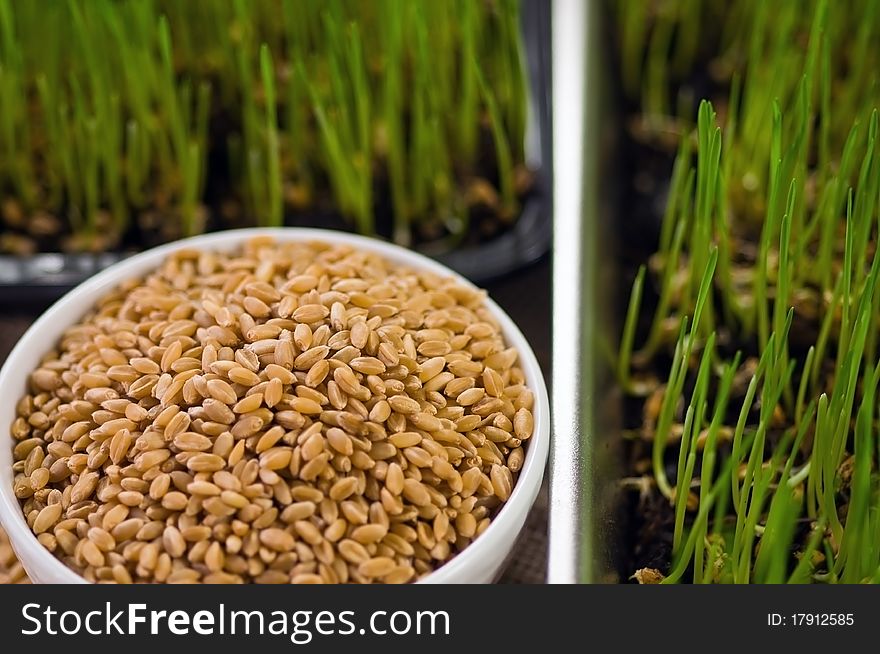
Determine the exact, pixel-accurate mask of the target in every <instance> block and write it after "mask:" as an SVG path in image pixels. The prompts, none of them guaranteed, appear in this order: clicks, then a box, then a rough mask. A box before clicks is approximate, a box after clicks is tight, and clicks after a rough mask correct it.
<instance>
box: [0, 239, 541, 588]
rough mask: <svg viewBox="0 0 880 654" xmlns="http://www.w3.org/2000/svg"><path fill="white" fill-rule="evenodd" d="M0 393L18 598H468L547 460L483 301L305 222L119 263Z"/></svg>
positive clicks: (53, 326)
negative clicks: (22, 592) (253, 593)
mask: <svg viewBox="0 0 880 654" xmlns="http://www.w3.org/2000/svg"><path fill="white" fill-rule="evenodd" d="M0 388H2V389H3V391H4V394H3V399H2V401H0V424H2V425H3V426H4V427H3V428H4V429H8V433H9V437H8V439H9V440H8V441H7V445H6V446H4V447H0V520H2V526H3V527H4V528H5V529H6V531H7V532H8V535H9V539H10V542H11V543H12V546H13V547H14V549H15V551H16V553H17V555H18V557H19V558H20V560H21V563H22V565H23V566H24V568H25V569H26V570H27V572H28V574H29V575H30V577H31V578H32V579H33V580H34V581H36V582H51V583H76V582H83V581H90V582H117V583H371V582H380V583H404V582H413V581H429V582H488V581H491V580H492V579H494V578H495V577H496V576H497V574H498V571H499V570H500V568H501V566H502V564H503V563H504V560H505V558H506V557H507V556H508V554H509V553H510V550H511V548H512V546H513V543H514V540H515V538H516V536H517V534H518V532H519V531H520V530H521V528H522V526H523V522H524V520H525V518H526V514H527V512H528V511H529V509H530V507H531V505H532V503H533V502H534V499H535V497H536V494H537V492H538V489H539V487H540V484H541V478H542V475H543V470H544V465H545V462H546V458H547V452H548V444H549V408H548V401H547V392H546V388H545V386H544V381H543V378H542V376H541V371H540V369H539V366H538V364H537V362H536V360H535V356H534V354H533V353H532V351H531V349H530V348H529V345H528V343H527V341H526V340H525V338H524V337H523V335H522V334H521V333H520V331H519V330H518V329H517V327H516V326H515V325H514V324H513V322H512V321H511V320H510V318H509V317H508V316H507V315H505V313H504V312H503V311H502V310H501V309H499V308H498V306H497V305H496V304H494V303H493V302H492V301H491V300H490V299H488V298H487V297H486V295H485V293H483V292H482V291H480V290H478V289H477V288H475V287H474V286H473V285H471V284H470V283H469V282H467V281H465V280H464V279H462V278H461V277H458V276H457V275H455V274H454V273H452V272H451V271H450V270H448V269H446V268H445V267H443V266H441V265H440V264H437V263H435V262H433V261H431V260H429V259H427V258H425V257H423V256H421V255H418V254H415V253H413V252H410V251H408V250H405V249H402V248H399V247H396V246H392V245H388V244H386V243H383V242H380V241H376V240H373V239H367V238H362V237H357V236H352V235H347V234H341V233H335V232H327V231H321V230H301V229H282V230H240V231H233V232H224V233H218V234H212V235H207V236H201V237H196V238H193V239H188V240H184V241H180V242H177V243H172V244H170V245H166V246H163V247H160V248H156V249H154V250H150V251H148V252H144V253H142V254H139V255H137V256H134V257H132V258H130V259H128V260H125V261H123V262H121V263H118V264H116V265H114V266H112V267H110V268H108V269H107V270H105V271H104V272H102V273H100V274H98V275H97V276H95V277H93V278H92V279H90V280H88V281H87V282H85V283H84V284H82V285H80V286H79V287H77V288H76V289H74V290H73V291H71V292H70V293H68V294H67V295H66V296H65V297H64V298H62V299H61V300H60V301H59V302H57V303H56V304H55V305H54V306H53V307H51V308H50V309H49V310H48V311H47V312H46V313H45V314H44V315H43V316H42V317H41V318H40V319H39V320H37V321H36V322H35V323H34V324H33V326H32V327H31V328H30V329H29V330H28V332H27V333H26V334H25V335H24V336H23V337H22V338H21V340H20V341H19V342H18V344H17V346H16V347H15V349H14V350H13V351H12V353H11V354H10V356H9V358H8V359H7V360H6V363H5V365H4V366H3V368H2V371H0Z"/></svg>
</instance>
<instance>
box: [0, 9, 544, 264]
mask: <svg viewBox="0 0 880 654" xmlns="http://www.w3.org/2000/svg"><path fill="white" fill-rule="evenodd" d="M47 25H51V26H53V29H55V30H56V31H57V32H59V33H65V34H69V35H70V38H69V39H66V40H65V42H64V47H63V48H62V47H61V46H60V45H59V43H58V42H53V43H48V44H46V43H44V40H43V39H42V37H41V35H42V34H43V33H44V30H45V29H46V26H47ZM519 28H520V26H519V2H518V1H517V0H496V1H493V2H478V3H474V2H472V1H471V0H454V1H450V2H438V3H433V2H419V3H409V2H402V1H401V0H382V1H381V2H378V3H375V4H372V3H350V2H345V1H343V0H329V1H317V0H307V1H301V0H255V1H254V2H243V1H241V0H233V1H232V2H228V1H226V0H199V1H198V2H177V1H176V0H141V1H138V2H114V1H112V0H94V1H91V2H87V1H86V0H71V1H70V2H64V3H51V4H50V5H48V6H46V7H42V6H40V7H36V6H34V5H33V3H16V2H14V1H13V0H0V39H2V43H0V91H2V93H3V97H4V98H6V99H7V101H6V103H5V104H4V111H3V112H2V116H0V153H2V161H0V188H2V189H3V191H4V196H5V197H6V198H7V201H6V202H5V203H4V208H3V217H4V218H5V220H6V222H7V224H8V225H10V226H13V227H15V228H16V229H18V230H19V231H20V232H21V231H22V230H23V231H25V232H27V224H25V226H24V227H22V216H23V217H24V220H25V221H27V220H28V219H30V218H31V217H32V216H35V215H44V216H48V217H49V219H51V222H52V225H53V227H52V229H51V230H49V232H45V230H44V231H43V232H41V233H48V234H49V235H50V236H51V235H52V234H59V235H64V234H70V235H71V237H72V238H70V239H69V243H67V246H69V247H74V248H82V247H88V248H91V247H112V246H113V245H114V243H118V240H119V238H120V237H121V236H122V235H123V234H125V233H126V231H127V230H128V229H129V228H130V227H131V225H132V223H133V222H134V223H136V225H137V227H138V228H139V229H145V228H146V229H156V230H158V231H160V232H161V234H160V238H161V239H165V238H169V237H173V236H176V235H183V234H191V233H196V232H199V231H201V230H202V229H203V228H204V226H205V218H206V215H205V209H206V207H205V206H204V205H205V204H206V203H210V205H211V206H210V207H207V208H210V209H214V210H217V211H216V213H217V214H218V215H217V217H216V219H215V221H214V222H215V223H217V224H220V225H222V224H227V223H223V222H222V221H224V220H226V221H230V220H231V221H233V222H232V223H229V224H249V223H251V224H252V223H258V224H266V225H280V224H283V223H284V222H285V216H286V215H287V213H288V212H289V211H290V210H300V211H303V210H311V209H312V208H314V207H315V206H316V204H317V203H319V201H321V200H323V199H325V198H326V199H329V200H330V203H329V205H330V207H331V208H333V209H335V210H336V211H339V212H341V213H342V214H343V215H344V216H345V217H347V218H350V219H351V221H352V222H353V224H354V226H355V227H356V228H357V229H358V230H359V231H361V232H365V233H374V232H376V230H377V224H378V223H379V222H380V221H381V224H382V225H383V226H384V225H386V224H388V222H389V220H388V219H390V222H391V225H392V229H391V231H392V236H393V238H394V239H395V240H396V241H398V242H401V243H409V242H411V241H412V239H413V238H414V237H416V236H418V237H419V238H436V237H441V236H447V237H449V239H450V241H449V242H450V244H454V243H456V242H457V241H458V240H460V239H461V238H463V237H464V236H465V235H466V234H467V233H468V231H469V229H470V223H469V218H470V212H471V210H472V209H473V207H474V206H477V207H479V206H482V205H480V202H484V203H486V204H487V206H489V207H490V210H491V211H492V212H494V214H495V215H496V217H498V218H499V219H501V220H502V221H503V220H510V219H512V218H513V217H514V216H515V215H516V212H517V210H518V206H517V204H518V201H519V199H520V197H521V195H522V193H523V192H524V189H525V188H526V186H525V184H527V178H526V176H523V175H520V173H521V172H522V171H523V170H524V166H525V153H524V133H525V124H526V106H527V103H526V95H527V87H526V82H525V77H524V70H523V52H522V44H521V39H520V33H519ZM209 150H210V152H211V153H212V156H211V157H210V158H209V156H208V154H209ZM215 153H219V154H220V156H217V157H215V156H214V154H215ZM223 161H228V162H229V169H228V170H226V169H225V168H222V166H219V167H218V162H221V163H222V162H223ZM209 164H210V165H211V166H212V168H211V169H210V170H209V169H208V166H209ZM209 179H211V180H212V183H211V184H210V185H209V186H210V188H211V189H212V190H211V193H212V195H211V197H206V195H205V193H206V191H205V189H206V183H207V181H208V180H209ZM475 185H476V186H478V187H479V188H478V191H479V192H476V193H475V192H472V188H473V187H474V186H475ZM480 185H482V186H480ZM217 189H219V190H217ZM386 192H387V193H388V194H389V196H390V199H391V202H390V207H386V206H384V203H382V202H381V201H380V200H381V197H379V196H380V194H382V195H384V193H386ZM215 195H216V196H217V197H215ZM475 198H476V199H475ZM232 199H235V200H236V201H237V202H238V203H239V206H240V209H239V211H238V212H237V213H235V214H234V215H233V216H232V217H230V215H227V213H226V212H225V208H226V207H227V206H228V205H229V202H228V201H229V200H232ZM327 204H328V203H326V202H323V203H320V204H319V206H320V207H326V206H327ZM221 208H223V212H220V211H219V209H221ZM380 211H381V212H385V211H388V212H390V216H388V217H387V218H386V216H380V215H378V212H380ZM236 216H237V217H236ZM145 217H147V219H144V218H145ZM135 219H136V220H135ZM383 229H384V227H383ZM4 247H5V246H4Z"/></svg>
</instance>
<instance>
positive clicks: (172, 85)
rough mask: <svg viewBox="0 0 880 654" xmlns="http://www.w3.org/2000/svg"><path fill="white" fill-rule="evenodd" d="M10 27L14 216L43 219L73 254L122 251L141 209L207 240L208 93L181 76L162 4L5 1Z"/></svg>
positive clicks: (2, 178) (7, 148)
mask: <svg viewBox="0 0 880 654" xmlns="http://www.w3.org/2000/svg"><path fill="white" fill-rule="evenodd" d="M47 25H51V26H54V28H53V29H56V31H58V30H60V31H65V30H67V31H68V33H69V34H70V38H69V39H67V40H65V47H64V48H61V47H60V46H59V45H58V44H57V43H49V44H47V43H45V41H44V39H43V38H42V36H41V35H43V34H45V30H46V29H47ZM0 29H2V30H3V34H4V36H3V39H2V41H3V45H2V46H0V71H2V72H0V84H3V87H4V98H5V99H6V101H5V103H4V111H3V118H2V121H3V130H2V132H3V134H2V136H0V144H2V147H3V151H4V156H3V161H4V162H5V163H4V166H3V167H2V169H0V187H2V188H3V189H4V191H6V196H7V198H8V199H7V205H6V207H5V211H4V218H5V219H6V220H7V221H10V220H12V221H13V222H15V223H16V224H18V223H20V220H19V221H17V222H16V220H15V216H16V214H20V215H22V216H23V217H24V220H25V221H28V220H30V219H31V217H32V216H36V215H42V216H44V220H46V219H48V220H49V221H51V222H50V224H49V228H48V231H47V232H46V233H47V234H49V235H54V236H64V235H65V234H67V235H68V237H69V238H68V242H67V244H66V247H69V248H73V249H82V248H87V249H92V248H105V247H113V246H114V245H115V244H116V243H117V242H118V239H119V238H120V237H121V235H122V234H123V233H124V232H125V231H126V229H127V228H128V226H129V224H130V218H131V216H132V214H133V213H137V212H140V211H148V210H149V211H157V212H158V211H161V212H162V213H163V214H167V219H166V224H167V225H169V226H174V225H175V224H179V226H180V227H179V232H172V233H171V234H169V235H170V236H173V235H174V234H175V233H182V234H191V233H196V232H198V231H200V230H201V228H202V225H201V222H200V221H201V208H200V207H201V202H202V195H203V189H204V181H205V162H206V153H207V146H206V138H207V119H208V102H209V87H208V86H207V84H204V83H194V82H191V81H190V80H186V79H180V78H179V76H178V74H177V72H176V70H175V68H174V60H173V37H172V34H171V30H170V29H169V26H168V24H167V22H166V21H164V19H162V18H161V17H160V15H159V14H158V13H157V12H156V11H155V7H154V6H153V3H152V2H143V3H118V2H112V1H111V0H95V1H92V2H83V1H82V0H72V1H71V2H65V3H51V4H49V5H45V6H43V5H40V6H39V7H37V6H35V5H33V3H13V2H11V1H10V0H2V1H0ZM13 90H14V92H13ZM19 226H21V225H19Z"/></svg>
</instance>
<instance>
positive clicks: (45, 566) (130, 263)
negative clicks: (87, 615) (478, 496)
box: [0, 228, 550, 583]
mask: <svg viewBox="0 0 880 654" xmlns="http://www.w3.org/2000/svg"><path fill="white" fill-rule="evenodd" d="M255 236H272V237H273V238H275V239H276V240H277V241H279V242H289V241H322V242H326V243H336V244H347V245H350V246H353V247H356V248H359V249H361V250H366V251H369V252H375V253H377V254H379V255H381V256H383V257H384V258H385V259H387V260H388V261H391V262H393V263H397V264H401V265H404V266H407V267H410V268H414V269H421V270H428V271H431V272H434V273H438V274H441V275H445V276H448V277H454V278H456V279H457V280H458V281H460V282H461V283H463V284H468V285H470V286H473V285H472V284H471V283H470V282H469V281H467V280H466V279H464V278H463V277H461V276H460V275H458V274H456V273H454V272H453V271H451V270H450V269H448V268H446V267H445V266H443V265H441V264H439V263H437V262H436V261H433V260H431V259H429V258H427V257H425V256H423V255H421V254H418V253H416V252H412V251H410V250H406V249H404V248H401V247H399V246H396V245H392V244H389V243H386V242H384V241H380V240H377V239H372V238H367V237H363V236H357V235H353V234H347V233H344V232H335V231H328V230H321V229H300V228H280V229H241V230H230V231H226V232H217V233H213V234H207V235H203V236H196V237H193V238H189V239H184V240H181V241H176V242H174V243H169V244H167V245H163V246H160V247H157V248H154V249H152V250H148V251H146V252H143V253H141V254H138V255H135V256H133V257H131V258H129V259H126V260H124V261H121V262H119V263H116V264H114V265H112V266H110V267H109V268H107V269H106V270H104V271H102V272H100V273H98V274H97V275H95V276H94V277H92V278H90V279H88V280H86V281H85V282H83V283H82V284H80V285H79V286H77V287H76V288H75V289H73V290H71V291H70V292H69V293H67V294H66V295H65V296H64V297H62V298H61V299H60V300H58V301H57V302H56V303H55V304H54V305H52V306H51V307H50V308H49V309H48V310H47V311H46V312H45V313H44V314H43V315H42V316H41V317H40V318H39V319H38V320H37V321H36V322H34V324H33V325H31V327H30V328H29V329H28V330H27V332H26V333H25V334H24V335H23V336H22V337H21V339H20V340H19V341H18V343H17V344H16V346H15V348H14V349H13V350H12V352H11V353H10V355H9V357H8V358H7V359H6V362H5V363H4V365H3V368H2V370H0V389H3V397H2V399H0V434H2V436H0V442H5V444H4V445H0V524H2V525H3V527H4V528H5V529H6V531H7V533H8V535H9V539H10V542H11V543H12V547H13V549H14V550H15V552H16V554H17V555H18V557H19V559H20V561H21V563H22V565H23V566H24V568H25V570H27V572H28V574H29V575H30V576H31V579H32V580H33V581H35V582H38V583H84V582H85V580H84V579H83V578H82V577H80V576H79V575H78V574H76V573H75V572H74V571H73V570H71V569H70V568H68V567H67V566H65V565H64V564H63V563H62V562H61V561H59V560H58V559H56V558H55V556H53V555H52V554H51V553H50V552H49V551H48V550H46V549H45V548H44V547H43V546H42V545H40V543H39V542H38V541H37V539H36V537H35V536H34V535H33V533H32V532H31V530H30V528H29V527H28V526H27V523H26V522H25V519H24V516H23V514H22V511H21V507H20V505H19V503H18V499H17V498H16V497H15V495H14V494H13V492H12V480H13V477H12V447H11V445H12V443H11V436H10V435H9V431H8V430H9V427H10V425H11V424H12V422H13V420H14V419H15V405H16V403H17V401H18V399H19V398H20V397H21V396H22V395H23V394H24V393H25V391H26V388H27V379H28V376H29V374H30V373H31V371H33V370H34V369H35V368H36V367H37V365H38V364H39V362H40V359H41V358H42V356H43V355H44V354H45V353H46V352H47V351H48V350H50V349H51V348H52V347H53V346H54V345H55V343H57V342H58V340H59V339H60V338H61V336H62V334H63V333H64V331H65V330H66V329H67V328H68V327H69V326H70V325H72V324H74V323H75V322H77V321H78V320H79V319H80V318H82V317H83V315H85V313H86V312H87V311H88V310H89V309H90V308H91V307H92V306H94V305H95V304H96V303H97V301H98V300H99V299H100V298H101V297H102V296H104V295H105V294H107V293H109V292H110V291H112V290H113V289H114V288H115V287H116V286H117V285H118V284H120V283H121V282H123V281H125V280H128V279H132V278H136V277H141V276H143V275H146V274H147V273H149V272H150V271H152V270H154V269H155V268H157V267H158V266H159V265H160V264H161V262H162V261H163V260H164V259H165V258H166V257H167V256H168V255H169V254H170V253H172V252H174V251H176V250H179V249H183V248H199V249H204V250H214V251H218V252H224V251H230V250H233V249H235V248H236V247H237V246H239V245H241V244H242V243H243V242H244V241H246V240H248V239H250V238H253V237H255ZM486 305H487V307H488V308H489V309H490V310H491V311H492V313H493V315H494V316H495V318H496V319H497V320H498V322H499V324H500V325H501V328H502V330H503V332H504V336H505V339H506V340H507V342H508V344H509V345H511V346H513V347H515V348H516V349H517V350H518V352H519V355H520V365H521V366H522V368H523V371H524V373H525V375H526V381H527V383H528V385H529V387H530V388H531V389H532V390H533V391H534V393H535V407H534V411H533V414H534V423H535V424H534V434H533V436H532V438H531V439H529V443H528V447H527V448H526V457H525V461H524V464H523V468H522V470H521V471H520V474H519V478H518V480H517V483H516V485H515V487H514V489H513V493H512V494H511V496H510V499H509V500H508V501H507V502H506V503H505V504H504V506H503V507H502V508H501V510H500V511H499V512H498V514H497V515H496V517H495V519H494V520H493V521H492V523H491V524H490V525H489V528H488V529H486V531H485V532H484V533H483V534H482V535H480V536H479V537H478V538H477V539H475V540H474V542H473V543H472V544H471V545H469V546H468V547H467V548H466V549H465V550H464V551H463V552H462V553H461V554H459V555H458V556H456V557H455V558H454V559H452V560H451V561H449V562H448V563H446V564H444V565H443V566H441V567H439V568H438V569H437V570H436V571H434V572H432V573H431V574H430V575H427V576H426V577H425V578H423V579H422V580H421V581H423V582H427V583H472V582H481V583H485V582H489V581H492V580H493V578H494V577H495V575H496V573H497V572H498V570H499V569H500V567H501V565H502V564H503V562H504V559H505V558H506V557H507V555H508V554H509V552H510V550H511V548H512V547H513V543H514V541H515V539H516V536H517V534H518V533H519V531H520V530H521V529H522V526H523V523H524V522H525V518H526V515H527V513H528V511H529V509H530V508H531V506H532V504H533V503H534V501H535V498H536V496H537V494H538V490H539V489H540V486H541V481H542V479H543V474H544V467H545V465H546V461H547V454H548V451H549V445H550V409H549V401H548V398H547V388H546V385H545V383H544V377H543V375H542V374H541V369H540V366H539V365H538V361H537V359H536V358H535V355H534V352H533V351H532V349H531V347H530V346H529V344H528V341H527V340H526V338H525V337H524V336H523V334H522V332H520V330H519V328H517V326H516V325H515V324H514V322H513V321H512V320H511V319H510V317H508V316H507V314H506V313H504V311H503V310H502V309H501V308H500V307H499V306H498V305H497V304H495V303H494V302H493V301H492V300H491V299H487V300H486Z"/></svg>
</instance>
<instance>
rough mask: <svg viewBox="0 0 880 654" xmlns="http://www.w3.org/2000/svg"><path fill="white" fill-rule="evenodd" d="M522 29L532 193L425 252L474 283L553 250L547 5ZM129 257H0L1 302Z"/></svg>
mask: <svg viewBox="0 0 880 654" xmlns="http://www.w3.org/2000/svg"><path fill="white" fill-rule="evenodd" d="M521 28H522V33H523V42H524V45H525V59H526V61H525V63H526V68H527V75H528V81H529V92H530V107H529V126H528V133H527V143H526V156H527V159H528V161H527V163H529V165H530V168H531V169H532V170H533V173H534V175H535V188H534V191H533V192H532V193H531V194H530V196H529V198H528V200H527V201H526V203H525V205H524V207H523V209H522V212H521V213H520V216H519V217H518V218H517V220H516V222H515V223H514V224H513V226H512V227H511V228H510V229H509V230H507V231H505V232H503V233H501V234H499V235H498V236H496V237H494V238H492V239H490V240H488V241H486V242H484V243H481V244H479V245H469V246H463V247H461V248H457V249H454V250H450V251H447V252H442V253H437V254H435V253H433V252H426V254H428V255H429V256H431V257H432V258H434V259H437V260H438V261H440V262H441V263H443V264H445V265H447V266H449V267H450V268H452V269H453V270H455V271H456V272H458V273H460V274H462V275H464V276H465V277H467V278H468V279H470V280H471V281H473V282H474V283H476V284H484V283H486V282H487V281H490V280H492V279H496V278H498V277H502V276H504V275H507V274H509V273H512V272H514V271H516V270H519V269H521V268H523V267H525V266H528V265H529V264H532V263H534V262H536V261H538V260H539V259H541V258H542V257H543V256H544V255H545V254H547V252H548V251H549V250H550V247H551V241H552V238H553V217H552V206H553V203H552V199H551V188H552V171H551V161H552V143H551V135H552V129H551V123H550V120H551V117H550V89H551V80H550V3H549V2H546V1H544V0H522V8H521ZM316 226H319V225H316ZM131 254H134V252H131V251H127V252H119V251H115V252H106V253H101V254H88V253H79V254H62V253H54V252H52V253H41V254H34V255H0V305H3V304H10V303H16V304H21V303H25V304H31V305H40V304H45V303H47V302H51V301H53V300H55V299H57V298H58V297H60V296H61V295H63V294H64V293H66V292H67V291H68V290H70V289H71V288H73V287H74V286H76V285H77V284H79V283H80V282H82V281H83V280H84V279H86V278H88V277H90V276H91V275H93V274H95V273H96V272H98V271H100V270H103V269H104V268H106V267H107V266H109V265H110V264H112V263H115V262H116V261H119V260H121V259H123V258H125V257H126V256H130V255H131Z"/></svg>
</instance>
